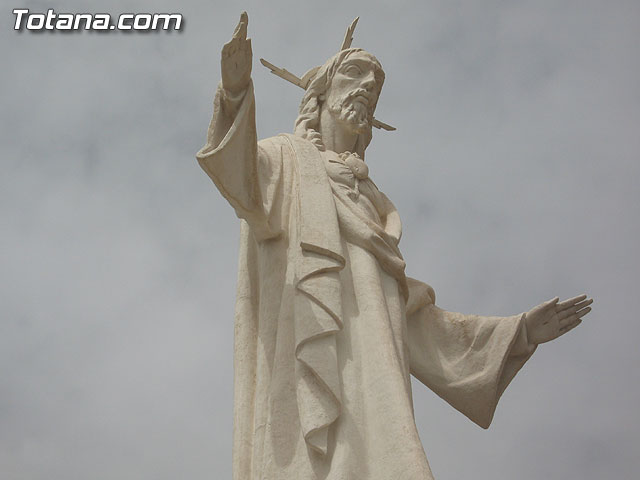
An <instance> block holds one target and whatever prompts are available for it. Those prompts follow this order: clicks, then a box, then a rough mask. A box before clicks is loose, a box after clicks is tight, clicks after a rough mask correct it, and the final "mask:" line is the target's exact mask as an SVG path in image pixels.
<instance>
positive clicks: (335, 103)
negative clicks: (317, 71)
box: [325, 52, 384, 133]
mask: <svg viewBox="0 0 640 480" xmlns="http://www.w3.org/2000/svg"><path fill="white" fill-rule="evenodd" d="M383 80H384V76H383V73H382V70H381V68H380V64H379V63H378V61H377V60H376V59H375V57H374V56H373V55H371V54H369V53H366V52H356V53H354V54H352V55H350V56H348V57H347V58H346V59H344V60H343V61H342V63H341V64H340V66H339V67H338V69H337V70H336V73H335V75H334V76H333V78H332V79H331V85H330V87H329V89H328V90H327V92H326V94H325V97H326V98H325V102H326V105H327V107H328V109H329V111H330V112H331V113H332V115H333V116H334V117H335V118H336V119H337V120H338V121H339V122H340V123H342V124H343V125H345V127H347V128H350V129H352V131H354V132H355V133H364V132H365V131H366V130H367V129H369V128H370V123H371V120H372V119H373V113H374V111H375V108H376V104H377V102H378V96H379V95H380V90H381V89H382V82H383Z"/></svg>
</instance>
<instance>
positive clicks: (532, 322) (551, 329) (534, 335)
mask: <svg viewBox="0 0 640 480" xmlns="http://www.w3.org/2000/svg"><path fill="white" fill-rule="evenodd" d="M558 300H559V299H558V297H556V298H554V299H552V300H549V301H548V302H544V303H541V304H540V305H538V306H537V307H534V308H532V309H531V310H529V311H528V312H527V314H526V316H525V324H526V327H527V338H528V340H529V343H530V344H536V345H537V344H539V343H545V342H548V341H550V340H553V339H555V338H558V337H559V336H560V335H564V334H565V333H567V332H568V331H569V330H571V329H573V328H575V327H577V326H578V325H579V324H580V322H582V320H581V318H582V317H584V316H585V315H586V314H587V313H589V312H590V311H591V307H589V305H591V303H593V299H588V300H587V296H586V295H579V296H577V297H574V298H570V299H568V300H565V301H564V302H558Z"/></svg>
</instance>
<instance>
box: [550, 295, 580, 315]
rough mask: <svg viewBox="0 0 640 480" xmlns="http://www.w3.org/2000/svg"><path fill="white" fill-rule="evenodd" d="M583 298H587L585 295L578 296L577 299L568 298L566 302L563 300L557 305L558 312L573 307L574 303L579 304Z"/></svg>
mask: <svg viewBox="0 0 640 480" xmlns="http://www.w3.org/2000/svg"><path fill="white" fill-rule="evenodd" d="M585 298H587V296H586V295H578V296H577V297H573V298H569V299H568V300H563V301H562V302H560V303H558V305H557V307H558V311H561V310H564V309H565V308H568V307H570V306H572V305H575V304H576V303H578V302H581V301H582V300H584V299H585Z"/></svg>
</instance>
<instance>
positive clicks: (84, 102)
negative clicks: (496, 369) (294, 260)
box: [0, 0, 640, 480]
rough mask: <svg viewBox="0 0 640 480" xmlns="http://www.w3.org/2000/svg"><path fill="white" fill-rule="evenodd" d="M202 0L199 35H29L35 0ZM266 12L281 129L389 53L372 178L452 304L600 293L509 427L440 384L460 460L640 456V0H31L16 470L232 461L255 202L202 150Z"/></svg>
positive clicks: (12, 264) (4, 407)
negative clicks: (239, 268) (453, 403)
mask: <svg viewBox="0 0 640 480" xmlns="http://www.w3.org/2000/svg"><path fill="white" fill-rule="evenodd" d="M16 7H26V8H29V9H31V10H32V11H35V12H43V11H45V10H46V9H47V8H54V9H55V10H56V11H57V12H75V13H83V12H92V13H97V12H105V11H108V12H110V13H113V14H119V13H122V12H179V13H182V14H183V15H184V18H185V24H184V30H183V31H182V32H181V33H164V32H160V33H148V34H123V33H109V34H102V35H100V34H94V33H72V34H60V33H57V34H49V33H45V34H33V33H29V32H21V33H19V32H15V31H14V30H13V22H14V16H13V15H12V13H11V10H12V9H13V8H16ZM243 9H246V10H247V11H248V13H249V19H250V25H249V34H250V36H251V37H252V41H253V50H254V55H255V60H256V61H254V74H253V77H254V82H255V88H256V96H257V117H258V118H257V122H258V132H259V135H260V137H267V136H271V135H275V134H277V133H279V132H288V131H291V128H292V126H293V121H294V119H295V116H296V111H297V105H298V102H299V100H300V96H301V91H300V90H299V89H297V88H296V87H294V86H292V85H290V84H287V83H286V82H284V81H282V80H280V79H278V78H277V77H275V76H273V75H271V74H269V73H268V71H266V69H264V68H263V67H262V66H260V65H259V63H258V62H257V59H258V58H259V57H264V58H267V59H268V60H270V61H272V62H273V63H275V64H277V65H282V66H285V67H286V68H287V69H289V70H291V71H293V72H295V73H297V74H299V75H301V74H302V73H304V72H305V71H306V70H307V69H308V68H310V67H312V66H315V65H318V64H320V63H322V62H324V60H325V59H326V58H327V57H329V56H330V55H332V54H333V53H334V52H335V51H336V50H337V48H338V47H339V45H340V43H341V41H342V37H343V35H344V30H345V28H346V26H347V25H348V24H349V23H350V22H351V20H352V19H353V18H354V17H355V16H357V15H360V17H361V19H360V23H359V25H358V28H357V30H356V35H355V41H354V46H358V47H363V48H366V49H367V50H369V51H371V52H372V53H374V54H375V55H376V56H377V57H378V58H379V60H380V61H381V63H382V64H383V66H384V68H385V71H386V72H387V80H386V83H385V87H384V89H383V92H382V97H381V100H380V102H379V104H378V111H377V115H376V116H377V117H378V118H379V119H380V120H382V121H384V122H387V123H390V124H392V125H394V126H396V127H397V128H398V130H397V131H396V132H393V133H388V132H380V131H376V132H375V137H374V140H373V142H372V144H371V146H370V149H369V150H368V152H367V162H368V163H369V165H370V170H371V175H372V177H373V178H374V180H375V181H376V183H377V184H378V186H379V187H380V188H381V189H382V190H383V191H384V192H385V193H387V195H388V196H389V197H390V198H391V199H392V200H393V201H394V203H395V204H396V206H397V207H398V209H399V210H400V213H401V215H402V217H403V223H404V236H403V240H402V243H401V247H402V250H403V253H404V255H405V258H406V259H407V262H408V273H409V274H410V275H411V276H414V277H416V278H420V279H422V280H424V281H426V282H427V283H429V284H431V285H433V287H434V288H435V290H436V293H437V295H438V303H439V304H440V305H441V306H442V307H443V308H447V309H449V310H456V311H463V312H469V313H480V314H499V315H507V314H513V313H518V312H521V311H525V310H528V309H529V308H531V307H532V306H533V305H535V304H537V303H539V302H541V301H544V300H547V299H549V298H551V297H553V296H555V295H559V296H561V297H569V296H573V295H577V294H579V293H582V292H585V293H588V294H589V295H592V296H593V297H594V298H595V305H594V311H593V312H592V313H591V314H590V315H589V316H588V317H587V320H588V321H585V322H584V324H583V325H582V326H580V328H578V329H576V330H575V331H573V332H571V333H570V334H569V335H567V336H566V337H563V338H561V339H559V340H557V341H556V342H554V343H552V344H547V345H543V346H542V347H540V348H539V349H538V351H537V353H536V354H535V355H534V357H533V358H532V359H531V361H530V362H529V364H528V365H527V366H526V367H525V368H524V369H523V371H522V372H521V374H520V375H519V377H518V378H516V379H515V381H514V382H513V384H512V385H511V386H510V388H509V389H508V390H507V392H506V393H505V395H504V396H503V398H502V401H501V404H500V406H499V408H498V412H497V414H496V417H495V420H494V423H493V425H492V426H491V428H490V429H489V430H487V431H485V430H482V429H480V428H479V427H477V426H475V425H474V424H472V423H471V422H470V421H469V420H467V419H466V418H465V417H463V416H462V415H460V414H459V413H457V412H455V411H453V410H452V409H451V408H450V407H449V406H448V405H447V404H445V403H444V402H443V401H442V400H440V399H439V398H437V397H436V396H435V395H434V394H433V393H431V392H430V391H429V390H428V389H426V387H423V386H422V385H419V384H415V385H414V387H415V388H414V397H415V411H416V420H417V423H418V427H419V430H420V434H421V437H422V440H423V443H424V446H425V450H426V452H427V456H428V458H429V461H430V463H431V466H432V469H433V471H434V473H435V476H436V478H437V479H438V480H456V479H463V478H474V479H477V480H485V479H486V480H489V479H491V480H495V479H509V478H518V479H521V480H541V479H550V480H551V479H558V480H560V479H563V480H564V479H567V478H580V479H584V480H596V479H597V480H600V479H602V478H615V479H632V478H637V477H636V476H637V471H638V470H639V468H640V461H639V459H638V452H640V434H639V433H638V432H639V431H640V414H639V413H638V411H637V406H638V405H639V404H640V384H639V380H640V375H639V374H638V369H639V368H640V349H639V348H638V347H637V344H638V337H639V336H640V321H639V320H638V310H639V309H638V306H637V305H636V303H635V299H637V298H638V276H639V272H640V255H639V254H638V251H637V248H638V247H637V244H638V237H639V234H640V215H639V213H640V212H639V209H638V205H640V194H639V188H638V182H639V180H640V165H639V163H640V162H639V160H640V158H639V154H640V88H639V87H638V85H640V47H639V45H640V42H639V40H640V34H639V33H638V32H639V31H640V3H638V2H637V1H635V0H629V1H625V0H610V1H608V2H604V1H599V2H597V1H592V0H581V1H578V0H566V1H560V2H559V1H557V0H554V1H551V0H526V1H498V0H486V1H484V2H475V1H472V0H468V1H451V0H448V1H447V0H441V1H436V0H430V1H414V2H411V1H396V2H394V3H393V5H392V3H391V2H377V1H360V2H343V1H341V2H331V1H326V2H314V3H311V2H309V3H307V2H300V1H273V2H268V1H247V2H244V3H232V2H230V1H229V2H222V1H214V0H210V1H205V0H201V1H185V2H177V1H171V2H170V1H164V0H162V1H153V2H151V1H146V2H145V1H137V0H129V1H124V0H116V1H110V2H98V1H84V2H83V1H48V2H44V1H27V0H24V1H22V2H18V3H15V2H14V3H11V2H9V3H7V2H4V4H3V8H2V11H1V13H0V59H1V62H2V66H3V68H2V75H0V91H2V95H1V96H0V121H1V123H0V126H1V128H0V161H1V162H2V163H1V166H2V174H1V175H0V218H1V220H2V223H1V225H2V235H1V236H0V272H1V273H0V477H2V478H3V479H8V480H18V479H20V480H22V479H29V480H31V479H33V480H49V479H65V480H76V479H77V480H85V479H92V480H103V479H104V480H114V479H118V480H128V479H132V480H134V479H135V480H164V479H167V480H175V479H176V478H189V479H218V478H219V479H226V478H231V432H232V422H231V416H232V404H233V399H232V354H233V352H232V342H233V340H232V339H233V323H232V322H233V320H232V317H233V306H234V295H235V278H236V255H237V248H238V247H237V241H238V228H239V225H238V220H237V218H236V217H235V215H234V213H233V211H232V210H231V208H230V207H229V206H228V205H227V204H226V203H225V201H223V199H222V197H221V196H220V194H219V193H218V192H217V191H216V190H215V189H214V187H213V184H212V183H211V181H210V180H209V179H208V178H207V177H206V175H205V174H204V173H203V172H202V171H201V170H200V169H199V167H198V165H197V163H196V161H195V158H194V154H195V152H196V151H197V150H198V149H199V148H200V147H201V146H202V145H203V142H204V139H205V134H206V129H207V125H208V122H209V119H210V114H211V102H212V96H213V92H214V89H215V86H216V84H217V82H218V80H219V76H220V67H219V53H220V49H221V47H222V45H223V43H224V42H225V41H227V40H228V38H229V37H230V35H231V33H232V32H233V29H234V26H235V24H236V22H237V18H238V16H239V13H240V11H241V10H243ZM634 245H635V246H634Z"/></svg>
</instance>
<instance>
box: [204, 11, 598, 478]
mask: <svg viewBox="0 0 640 480" xmlns="http://www.w3.org/2000/svg"><path fill="white" fill-rule="evenodd" d="M247 24H248V17H247V14H246V13H243V14H242V15H241V17H240V22H239V24H238V26H237V28H236V30H235V32H234V34H233V38H232V39H231V41H230V42H229V43H227V44H226V45H224V48H223V49H222V61H221V71H222V81H221V83H220V84H219V86H218V89H217V92H216V95H215V100H214V112H213V119H212V121H211V125H210V127H209V131H208V134H207V143H206V145H205V146H204V147H203V148H202V149H201V150H200V151H199V152H198V154H197V159H198V162H199V163H200V166H201V167H202V169H203V170H204V171H205V172H206V173H207V175H208V176H209V177H210V178H211V180H213V183H214V184H215V186H216V187H217V188H218V190H219V191H220V193H221V194H222V196H223V197H224V198H225V199H226V200H227V201H228V202H229V203H230V204H231V206H232V207H233V209H234V210H235V212H236V214H237V216H238V217H239V218H240V219H241V221H240V223H241V237H240V242H241V244H240V259H239V274H238V288H237V298H236V311H235V353H234V374H235V380H234V436H233V437H234V438H233V478H234V479H235V480H429V479H432V478H433V477H432V475H431V470H430V468H429V464H428V462H427V458H426V456H425V453H424V449H423V447H422V444H421V442H420V439H419V437H418V431H417V428H416V424H415V420H414V414H413V400H412V394H411V381H410V375H414V376H415V377H416V378H417V379H418V380H420V381H421V382H422V383H424V384H425V385H426V386H428V387H429V388H430V389H431V390H433V391H434V392H435V393H436V394H437V395H439V396H440V397H442V398H443V399H444V400H446V401H447V402H448V403H449V404H450V405H451V406H453V407H454V408H455V409H457V410H459V411H460V412H462V413H463V414H464V415H466V416H467V417H469V418H470V419H471V420H472V421H473V422H475V423H477V424H478V425H480V426H481V427H484V428H487V427H488V426H489V424H490V423H491V420H492V418H493V414H494V411H495V408H496V405H497V402H498V399H499V398H500V396H501V395H502V392H503V391H504V390H505V388H506V387H507V385H508V384H509V382H510V381H511V380H512V379H513V377H514V376H515V375H516V373H517V372H518V370H519V369H520V368H521V367H522V366H523V365H524V363H525V362H526V361H527V359H528V358H529V357H530V356H531V355H532V354H533V352H534V350H535V349H536V346H537V345H538V344H540V343H544V342H548V341H550V340H553V339H555V338H557V337H559V336H560V335H563V334H564V333H566V332H568V331H569V330H571V329H573V328H574V327H575V326H577V325H578V324H579V323H580V322H581V318H582V317H583V316H584V315H586V314H587V313H588V312H589V311H590V310H591V308H590V307H589V305H590V304H591V302H592V301H591V300H590V299H587V297H586V296H585V295H580V296H577V297H575V298H571V299H569V300H566V301H559V299H558V298H554V299H552V300H549V301H547V302H545V303H542V304H540V305H538V306H536V307H534V308H533V309H531V310H529V311H527V312H526V313H521V314H518V315H514V316H511V317H484V316H477V315H464V314H460V313H452V312H448V311H445V310H442V309H441V308H439V307H438V306H437V305H436V303H435V294H434V291H433V289H432V288H431V287H430V286H428V285H427V284H425V283H422V282H420V281H418V280H414V279H412V278H408V277H406V276H405V262H404V260H403V258H402V255H401V253H400V250H399V248H398V244H399V242H400V236H401V233H402V230H401V224H400V217H399V215H398V212H397V210H396V208H395V207H394V205H393V203H391V201H390V200H389V199H388V198H387V197H386V195H385V194H384V193H382V192H381V191H380V190H379V189H378V188H377V187H376V185H375V183H373V181H372V180H371V178H369V171H368V168H367V164H366V163H365V151H366V149H367V146H368V145H369V143H370V141H371V138H372V127H373V126H382V127H383V128H387V129H391V128H392V127H390V126H388V125H386V124H384V123H382V122H380V121H378V120H377V119H375V118H374V111H375V108H376V104H377V102H378V98H379V96H380V91H381V89H382V84H383V82H384V77H385V74H384V71H383V70H382V66H381V64H380V62H378V60H377V59H376V57H374V56H373V55H371V54H370V53H368V52H366V51H364V50H362V49H359V48H351V47H350V45H351V38H350V33H352V31H353V26H354V25H352V28H351V30H350V31H349V30H348V31H347V37H348V38H345V42H344V43H343V48H341V49H340V51H339V52H338V53H337V54H336V55H334V56H333V57H331V58H330V59H329V60H327V62H326V63H325V64H324V65H322V66H321V67H319V68H315V69H312V70H311V71H310V72H309V73H308V74H307V75H305V76H304V77H302V78H298V77H295V76H294V75H292V74H291V73H289V72H287V71H286V70H281V71H280V74H281V76H284V77H287V76H288V79H289V80H290V81H293V82H294V83H296V84H298V85H299V86H301V87H302V88H304V89H305V93H304V96H303V98H302V102H301V104H300V111H299V115H298V118H297V120H296V122H295V129H294V133H293V134H281V135H278V136H275V137H272V138H267V139H264V140H261V141H258V140H257V136H256V125H255V100H254V91H253V83H252V80H251V64H252V51H251V41H250V39H248V38H247ZM264 63H265V64H268V62H264ZM269 65H270V64H269ZM274 68H276V67H274Z"/></svg>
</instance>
